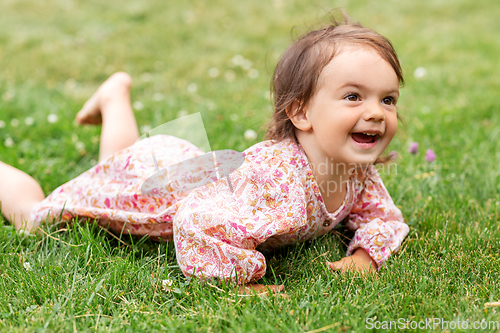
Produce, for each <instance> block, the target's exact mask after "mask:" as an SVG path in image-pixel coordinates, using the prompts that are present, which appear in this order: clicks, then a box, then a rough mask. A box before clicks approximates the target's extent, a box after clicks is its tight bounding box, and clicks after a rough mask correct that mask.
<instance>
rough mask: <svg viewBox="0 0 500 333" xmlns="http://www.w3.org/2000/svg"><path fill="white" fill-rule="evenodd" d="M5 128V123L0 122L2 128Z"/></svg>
mask: <svg viewBox="0 0 500 333" xmlns="http://www.w3.org/2000/svg"><path fill="white" fill-rule="evenodd" d="M4 127H5V121H3V120H0V128H4Z"/></svg>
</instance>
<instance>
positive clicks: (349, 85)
mask: <svg viewBox="0 0 500 333" xmlns="http://www.w3.org/2000/svg"><path fill="white" fill-rule="evenodd" d="M348 87H354V88H358V89H360V90H367V89H368V87H367V86H365V85H363V84H359V83H353V82H347V83H345V84H343V85H341V86H340V89H343V88H348ZM386 93H387V94H392V93H397V94H399V86H398V89H397V90H387V92H386Z"/></svg>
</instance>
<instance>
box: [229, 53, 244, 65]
mask: <svg viewBox="0 0 500 333" xmlns="http://www.w3.org/2000/svg"><path fill="white" fill-rule="evenodd" d="M244 62H245V58H244V57H243V56H242V55H241V54H236V55H235V56H234V57H232V58H231V62H230V64H232V65H233V66H241V65H242V64H243V63H244Z"/></svg>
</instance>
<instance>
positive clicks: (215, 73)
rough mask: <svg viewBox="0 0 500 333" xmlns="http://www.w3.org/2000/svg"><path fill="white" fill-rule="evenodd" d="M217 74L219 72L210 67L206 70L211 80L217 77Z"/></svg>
mask: <svg viewBox="0 0 500 333" xmlns="http://www.w3.org/2000/svg"><path fill="white" fill-rule="evenodd" d="M219 74H220V71H219V70H218V69H217V68H215V67H212V68H210V69H209V70H208V76H210V77H211V78H216V77H217V76H219Z"/></svg>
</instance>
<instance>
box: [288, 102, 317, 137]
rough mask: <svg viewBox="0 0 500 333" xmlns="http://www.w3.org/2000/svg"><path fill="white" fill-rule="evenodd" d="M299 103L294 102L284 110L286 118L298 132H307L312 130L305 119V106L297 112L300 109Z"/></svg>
mask: <svg viewBox="0 0 500 333" xmlns="http://www.w3.org/2000/svg"><path fill="white" fill-rule="evenodd" d="M300 104H301V102H300V101H298V100H295V101H294V102H293V103H292V105H290V106H289V107H288V109H287V110H286V114H287V115H288V118H290V120H291V121H292V124H293V125H294V126H295V127H296V128H297V129H299V130H301V131H304V132H307V131H309V130H310V129H311V128H312V125H311V123H310V121H309V119H308V118H307V109H306V106H304V107H303V108H302V110H300V111H299V112H297V110H298V109H299V108H300Z"/></svg>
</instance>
